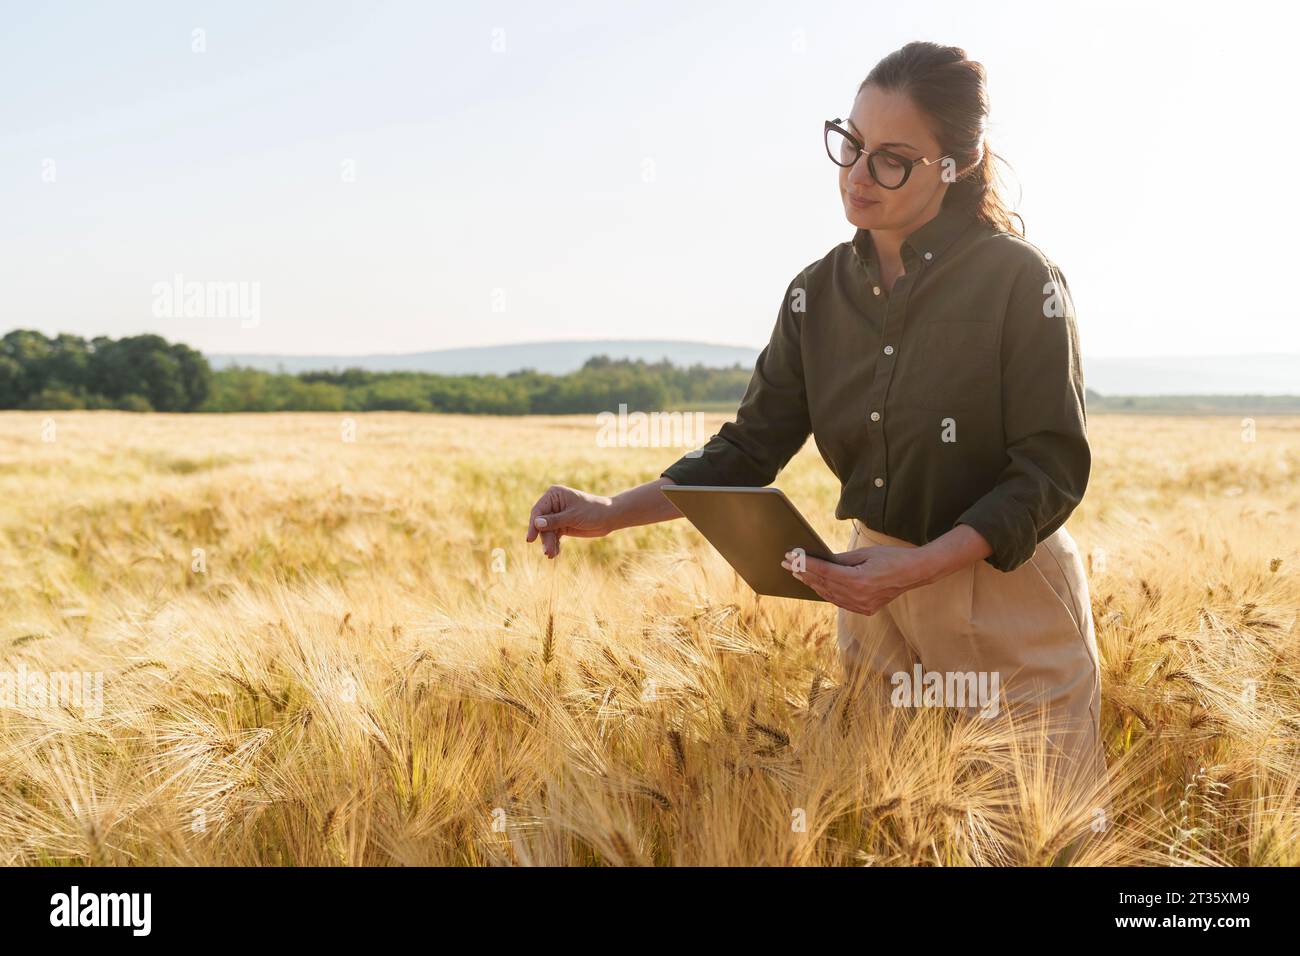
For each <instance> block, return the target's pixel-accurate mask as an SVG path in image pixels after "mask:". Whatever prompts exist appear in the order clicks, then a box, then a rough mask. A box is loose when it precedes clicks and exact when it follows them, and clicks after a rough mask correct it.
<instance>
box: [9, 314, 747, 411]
mask: <svg viewBox="0 0 1300 956" xmlns="http://www.w3.org/2000/svg"><path fill="white" fill-rule="evenodd" d="M751 371H752V370H751V369H749V368H746V367H744V366H741V365H734V366H732V367H730V368H709V367H707V366H703V365H693V366H690V367H681V366H677V365H673V364H672V363H671V362H668V361H661V362H645V361H642V360H636V361H632V360H627V359H617V360H616V359H610V358H608V357H607V356H603V355H602V356H596V357H594V358H591V359H588V361H587V362H586V363H585V364H584V365H583V366H582V368H580V369H578V370H577V371H575V372H570V373H568V374H565V375H550V374H544V373H541V372H536V371H532V370H524V371H520V372H512V373H510V374H508V375H436V374H433V373H430V372H371V371H366V370H364V369H359V368H350V369H345V370H343V371H319V372H299V373H296V374H291V373H288V372H266V371H261V370H258V369H253V368H243V367H235V368H225V369H220V370H216V371H214V370H213V369H212V368H211V367H210V366H209V364H208V361H207V359H205V358H204V357H203V355H202V354H201V353H199V352H197V351H195V350H194V349H192V348H190V347H189V346H187V345H182V344H179V343H169V342H168V341H167V340H166V339H164V338H162V337H161V336H158V335H135V336H128V337H125V338H121V339H116V340H115V339H111V338H108V337H105V336H98V337H96V338H93V339H89V340H87V339H84V338H82V337H81V336H76V335H68V334H60V335H57V336H54V337H53V338H49V337H47V336H45V335H44V334H42V333H40V332H36V331H32V330H27V329H19V330H16V331H13V332H10V333H8V334H7V335H6V336H4V338H3V339H0V408H9V409H15V408H19V409H78V408H91V409H95V408H115V409H122V410H126V411H159V412H280V411H284V412H288V411H355V412H367V411H411V412H456V413H466V414H489V415H538V414H543V415H565V414H584V413H596V412H601V411H617V409H618V407H619V405H620V404H625V405H627V406H628V408H630V409H633V410H638V411H660V410H663V409H668V408H674V407H682V406H686V405H696V406H698V405H705V404H712V405H724V406H726V405H730V406H733V407H734V406H735V405H736V404H738V403H739V401H740V399H741V397H742V396H743V395H744V392H745V386H746V385H747V384H748V383H749V377H750V373H751Z"/></svg>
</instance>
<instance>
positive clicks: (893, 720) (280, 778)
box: [0, 412, 1300, 865]
mask: <svg viewBox="0 0 1300 956" xmlns="http://www.w3.org/2000/svg"><path fill="white" fill-rule="evenodd" d="M720 421H721V419H720V418H719V417H718V416H712V415H711V416H709V418H708V424H709V427H710V429H713V428H716V425H717V424H718V422H720ZM1090 426H1091V434H1092V437H1093V447H1094V468H1093V478H1092V482H1091V485H1090V488H1089V492H1088V495H1087V497H1086V498H1085V500H1084V502H1083V505H1082V506H1081V507H1080V508H1079V510H1078V511H1076V512H1075V514H1074V516H1073V517H1072V518H1071V520H1070V522H1069V525H1068V527H1069V528H1070V531H1071V533H1072V534H1073V535H1074V537H1075V538H1076V540H1077V541H1078V543H1079V546H1080V549H1081V550H1082V552H1083V553H1084V554H1085V555H1087V556H1088V558H1089V563H1090V568H1091V573H1090V583H1091V588H1092V603H1093V610H1094V617H1095V620H1096V627H1097V638H1098V643H1099V646H1100V650H1101V654H1102V665H1103V681H1104V684H1103V698H1104V712H1103V715H1102V723H1103V731H1104V734H1105V739H1106V746H1107V756H1108V759H1109V761H1110V764H1111V768H1112V778H1113V790H1112V792H1111V794H1110V795H1109V802H1108V803H1107V808H1108V813H1107V815H1106V817H1105V818H1104V820H1103V821H1102V825H1099V826H1098V827H1096V830H1097V832H1096V833H1095V838H1094V839H1092V840H1090V841H1089V842H1088V844H1087V845H1086V846H1085V848H1084V849H1083V851H1082V852H1081V854H1080V855H1079V856H1078V857H1077V858H1076V862H1082V863H1101V864H1150V863H1196V864H1202V863H1204V864H1229V865H1246V864H1250V865H1296V864H1298V863H1300V793H1298V789H1300V630H1298V629H1297V608H1300V576H1297V573H1296V572H1297V568H1298V567H1300V547H1298V544H1300V534H1298V532H1300V480H1298V478H1300V420H1297V419H1294V418H1280V417H1279V418H1271V417H1260V418H1259V419H1258V420H1256V421H1255V422H1254V424H1253V426H1251V425H1243V422H1242V420H1241V419H1240V418H1232V417H1222V418H1178V417H1168V418H1156V417H1123V416H1101V415H1095V416H1093V417H1092V419H1091V421H1090ZM596 437H597V425H596V422H595V420H594V416H578V417H566V418H479V417H450V416H430V415H404V414H367V415H357V416H355V417H354V418H353V419H351V420H349V419H348V418H347V417H346V416H344V415H338V414H281V415H265V416H260V415H228V416H207V415H136V414H126V413H112V412H69V413H62V412H59V413H41V412H31V413H20V412H6V413H4V414H2V415H0V532H2V533H0V571H2V573H0V595H2V598H3V605H2V606H3V611H4V613H3V617H2V618H0V672H3V673H4V674H6V675H8V677H7V681H8V683H7V685H3V684H0V691H5V692H6V693H8V699H4V698H3V695H0V863H7V864H37V863H68V862H73V863H95V864H137V865H139V864H144V865H148V864H271V865H276V864H284V865H302V864H348V865H354V864H381V865H383V864H534V863H540V864H590V863H603V864H627V865H634V864H687V865H690V864H745V865H753V864H760V865H761V864H776V865H783V864H803V865H809V864H811V865H818V864H832V865H861V864H875V865H886V864H998V863H1026V864H1046V863H1050V862H1052V861H1054V860H1057V859H1058V854H1059V851H1060V850H1061V849H1062V846H1063V842H1064V841H1063V836H1062V835H1063V834H1064V833H1066V832H1067V830H1068V829H1069V828H1070V827H1072V826H1077V825H1078V823H1079V821H1081V820H1082V821H1084V822H1085V823H1087V822H1088V821H1089V820H1092V819H1095V817H1096V804H1097V802H1098V801H1097V800H1096V799H1094V797H1095V795H1090V796H1089V797H1088V798H1087V799H1062V798H1061V797H1060V795H1059V794H1054V793H1053V792H1052V791H1050V790H1049V789H1048V788H1046V787H1044V786H1043V784H1042V777H1041V774H1036V766H1035V764H1034V761H1033V759H1032V757H1026V753H1031V751H1029V750H1026V749H1025V747H1024V746H1023V745H1024V742H1025V740H1026V739H1029V738H1025V737H1024V736H1023V735H1022V734H1018V733H1016V732H1013V731H1012V730H1011V729H1008V728H1001V727H999V726H997V725H994V724H989V725H987V726H983V725H980V724H978V722H976V723H972V724H957V725H953V724H951V723H950V722H949V721H947V720H945V719H944V717H943V714H942V712H935V711H930V712H926V711H919V712H909V713H906V714H902V713H898V712H894V713H891V714H888V715H880V714H877V713H874V712H870V711H868V710H865V709H864V708H863V707H861V706H860V701H859V699H858V698H856V697H855V696H854V695H853V694H852V693H850V692H849V691H850V689H849V688H846V687H844V686H842V682H841V673H840V671H839V666H838V661H837V659H836V650H835V642H834V627H835V617H834V610H833V608H830V607H829V606H827V605H821V604H810V603H803V602H792V601H781V600H776V599H762V600H756V599H755V597H754V596H753V594H752V593H751V592H750V591H749V590H748V589H747V588H746V587H745V586H744V584H743V582H738V581H737V580H736V578H735V576H734V575H733V574H732V572H731V571H730V569H729V568H728V567H727V566H726V565H725V563H723V562H722V561H721V559H720V558H718V557H717V556H716V555H715V554H714V553H713V552H712V551H711V549H710V548H709V547H708V545H707V544H705V543H704V542H703V541H702V539H700V538H699V536H698V535H697V534H695V532H694V531H693V530H692V529H691V528H690V526H689V525H687V524H686V523H685V522H683V521H677V522H670V523H667V524H663V525H656V526H650V527H646V528H639V529H632V530H628V531H624V532H620V533H618V534H615V535H613V536H611V537H609V538H605V539H600V540H577V539H566V540H565V542H564V550H563V553H562V554H561V556H560V558H559V559H558V560H557V561H554V562H548V561H546V560H545V559H544V558H542V557H541V554H540V549H539V548H538V547H537V545H536V544H534V545H531V546H526V545H525V544H524V543H523V537H524V533H525V526H526V521H527V514H528V508H529V507H530V506H531V504H532V502H533V500H534V499H535V498H536V497H537V496H538V495H539V494H540V493H541V492H542V491H543V490H544V489H545V488H546V486H547V485H549V484H551V483H552V482H555V483H562V484H569V485H572V486H575V487H578V488H584V489H588V490H592V491H597V492H603V493H613V492H615V491H617V490H620V489H622V488H624V487H628V486H630V485H632V484H636V483H639V482H641V481H644V480H646V479H648V478H651V477H653V476H655V475H657V474H658V472H659V470H660V469H661V468H662V467H664V466H665V465H667V464H668V463H669V462H671V461H673V460H675V459H676V458H677V457H678V456H679V455H680V454H681V453H682V449H680V448H616V447H615V448H610V447H600V446H599V444H598V442H597V440H596ZM1251 439H1253V440H1251ZM777 484H778V485H779V486H780V487H782V488H783V489H784V490H785V491H786V492H787V494H789V495H790V497H791V498H792V499H793V500H794V501H795V502H796V503H797V505H798V506H799V507H800V509H801V510H802V511H803V512H804V513H805V514H807V515H808V516H809V517H810V518H811V519H812V520H813V521H814V523H815V524H816V525H818V530H819V531H821V532H822V533H823V535H824V536H826V537H827V540H829V541H832V542H835V543H838V544H839V545H840V546H845V545H846V543H847V537H848V529H847V526H839V525H837V523H836V522H835V521H834V518H833V515H832V510H833V505H834V501H835V498H836V493H837V487H836V483H835V480H834V478H833V477H832V476H831V475H830V474H829V472H828V471H827V470H826V468H825V466H824V465H822V463H821V462H820V460H819V459H818V457H817V455H816V451H815V449H814V448H813V447H812V445H811V443H810V444H809V446H808V447H806V448H805V449H804V450H803V451H802V452H801V453H800V454H799V456H798V457H797V458H796V459H795V461H794V462H792V463H791V465H790V467H789V469H787V471H785V472H784V473H782V475H781V476H780V477H779V478H778V480H777ZM18 674H22V675H32V674H36V675H46V676H48V675H55V674H59V675H70V674H71V675H77V676H80V675H83V674H84V675H98V676H99V678H100V679H101V684H100V687H101V692H100V693H101V696H100V697H98V698H95V697H94V695H93V694H92V693H91V691H90V688H93V686H94V684H93V682H89V681H88V682H87V683H85V684H82V685H80V689H81V690H82V691H84V693H82V694H81V695H80V697H79V698H78V699H70V698H68V696H67V694H61V695H57V696H59V699H58V700H53V699H44V700H42V699H40V698H39V697H33V696H32V695H31V694H27V695H26V696H24V695H23V694H21V693H18V691H22V690H23V687H20V686H19V682H18V679H17V677H16V676H15V675H18ZM24 679H26V678H24ZM51 686H53V685H51ZM6 687H7V691H6ZM65 689H66V688H65ZM47 696H48V697H50V698H52V697H54V696H56V695H47Z"/></svg>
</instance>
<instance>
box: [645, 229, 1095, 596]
mask: <svg viewBox="0 0 1300 956" xmlns="http://www.w3.org/2000/svg"><path fill="white" fill-rule="evenodd" d="M902 258H903V266H904V269H905V272H904V274H903V275H901V276H900V277H899V278H898V280H897V281H896V282H895V284H894V288H893V290H892V291H886V290H885V288H884V286H883V284H882V283H881V280H880V269H879V264H878V262H877V261H876V258H875V254H874V250H873V248H872V242H871V234H870V232H869V231H868V230H865V229H858V230H857V232H856V234H855V235H854V237H853V239H852V240H851V241H848V242H843V243H841V244H839V245H837V246H836V247H835V248H833V249H832V250H831V251H830V252H828V253H827V254H826V255H825V256H824V257H823V258H821V259H819V260H817V261H816V262H814V263H812V264H811V265H809V266H808V267H806V268H805V269H803V270H801V271H800V272H799V274H798V275H797V276H795V278H794V280H793V281H791V283H790V285H789V287H788V288H787V290H786V295H785V299H784V301H783V302H782V303H781V308H780V311H779V313H778V315H777V320H776V327H775V328H774V329H773V331H772V338H771V341H770V342H768V344H767V346H766V347H765V348H764V349H763V351H762V352H761V353H760V354H759V356H758V361H757V363H756V364H755V366H754V374H753V377H752V378H751V379H750V382H749V387H748V388H747V390H746V392H745V397H744V398H743V399H742V401H741V404H740V408H739V410H738V411H737V413H736V419H735V421H734V422H727V423H726V424H724V425H723V426H722V428H721V429H720V430H719V431H718V433H717V434H716V435H714V436H713V437H712V438H711V439H710V440H709V441H708V443H707V444H705V446H704V448H703V451H702V453H701V452H700V451H696V452H694V453H692V456H687V457H683V458H681V459H680V460H678V461H677V462H676V463H674V464H673V465H671V466H670V467H669V468H668V469H667V470H666V471H664V472H663V473H662V475H663V476H664V477H666V478H669V479H671V480H672V481H674V482H676V483H677V484H682V485H753V486H761V485H768V484H771V483H772V481H773V480H775V478H776V476H777V473H778V472H779V471H780V470H781V469H782V468H783V467H785V464H786V463H787V462H788V461H789V460H790V458H791V457H793V456H794V454H795V453H796V452H797V451H798V450H799V449H800V448H801V447H802V446H803V444H804V442H805V441H806V440H807V438H808V436H809V434H811V435H812V437H813V440H814V441H815V442H816V444H817V449H818V451H820V452H821V455H822V458H823V459H825V461H826V464H827V465H829V466H830V469H831V471H832V472H834V473H835V476H836V477H837V478H839V480H840V484H841V493H840V499H839V503H838V505H837V506H836V509H835V516H836V517H837V518H839V519H841V520H845V519H848V518H857V519H859V520H861V521H862V522H863V523H864V524H865V525H867V527H869V528H872V529H875V530H876V531H881V532H884V533H885V534H888V535H893V536H894V537H897V538H902V539H904V540H907V541H910V542H912V543H914V544H918V545H921V544H925V543H926V542H928V541H931V540H933V539H934V538H937V537H939V536H940V535H942V534H944V533H945V532H947V531H948V530H950V529H951V528H953V527H955V526H956V525H958V524H967V525H970V526H971V527H973V528H974V529H975V530H976V531H978V532H979V533H980V534H981V535H982V536H983V537H984V538H985V539H986V540H987V541H988V542H989V544H990V545H991V547H992V549H993V550H992V554H990V555H989V556H988V557H987V558H986V559H985V560H986V561H987V562H988V563H989V564H991V565H992V566H993V567H995V568H997V569H999V570H1001V571H1012V570H1014V569H1015V568H1017V567H1019V566H1020V565H1021V564H1023V563H1024V562H1025V561H1027V560H1028V559H1029V557H1030V556H1031V555H1032V554H1033V552H1034V548H1035V547H1036V545H1037V544H1038V542H1040V541H1042V540H1043V539H1044V538H1046V537H1047V536H1048V535H1050V534H1051V533H1052V532H1054V531H1055V530H1056V529H1057V528H1059V527H1060V526H1061V525H1062V524H1064V523H1065V520H1066V518H1068V517H1069V516H1070V513H1071V512H1072V511H1073V510H1074V508H1075V507H1076V506H1077V505H1078V503H1079V501H1080V500H1081V499H1082V497H1083V492H1084V489H1085V487H1086V486H1087V484H1088V473H1089V470H1090V467H1091V462H1092V458H1091V452H1090V450H1089V447H1088V437H1087V431H1086V415H1085V410H1084V386H1083V372H1082V368H1081V365H1080V359H1079V340H1078V332H1077V329H1076V325H1075V316H1074V307H1073V303H1072V300H1071V297H1070V293H1069V288H1068V286H1067V285H1066V282H1065V277H1064V276H1063V275H1062V274H1061V272H1060V270H1059V269H1058V268H1057V267H1056V265H1055V264H1054V263H1052V262H1051V260H1049V259H1048V258H1047V257H1046V256H1044V254H1043V253H1042V252H1041V251H1040V250H1039V249H1038V248H1037V247H1035V246H1033V245H1031V244H1030V243H1028V242H1026V241H1025V240H1023V239H1021V238H1019V237H1018V236H1014V235H1011V234H1009V233H1005V232H998V231H996V230H994V229H993V228H991V227H989V226H986V225H985V224H984V223H982V222H979V221H978V220H975V219H973V218H971V217H970V216H969V215H968V214H965V213H962V212H960V211H958V210H954V209H950V208H944V209H942V210H941V211H940V213H939V214H938V215H937V216H936V217H935V218H934V219H932V220H930V221H929V222H927V223H925V224H924V225H922V226H921V227H920V228H919V229H917V230H916V231H915V232H914V233H913V234H912V235H911V236H910V237H908V239H907V240H906V241H905V242H904V243H903V246H902Z"/></svg>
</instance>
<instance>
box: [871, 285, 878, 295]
mask: <svg viewBox="0 0 1300 956" xmlns="http://www.w3.org/2000/svg"><path fill="white" fill-rule="evenodd" d="M871 291H872V292H874V293H875V294H876V295H880V286H878V285H875V286H872V287H871Z"/></svg>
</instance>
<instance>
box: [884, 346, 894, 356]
mask: <svg viewBox="0 0 1300 956" xmlns="http://www.w3.org/2000/svg"><path fill="white" fill-rule="evenodd" d="M885 354H886V355H893V354H894V347H893V346H892V345H886V346H885Z"/></svg>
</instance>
